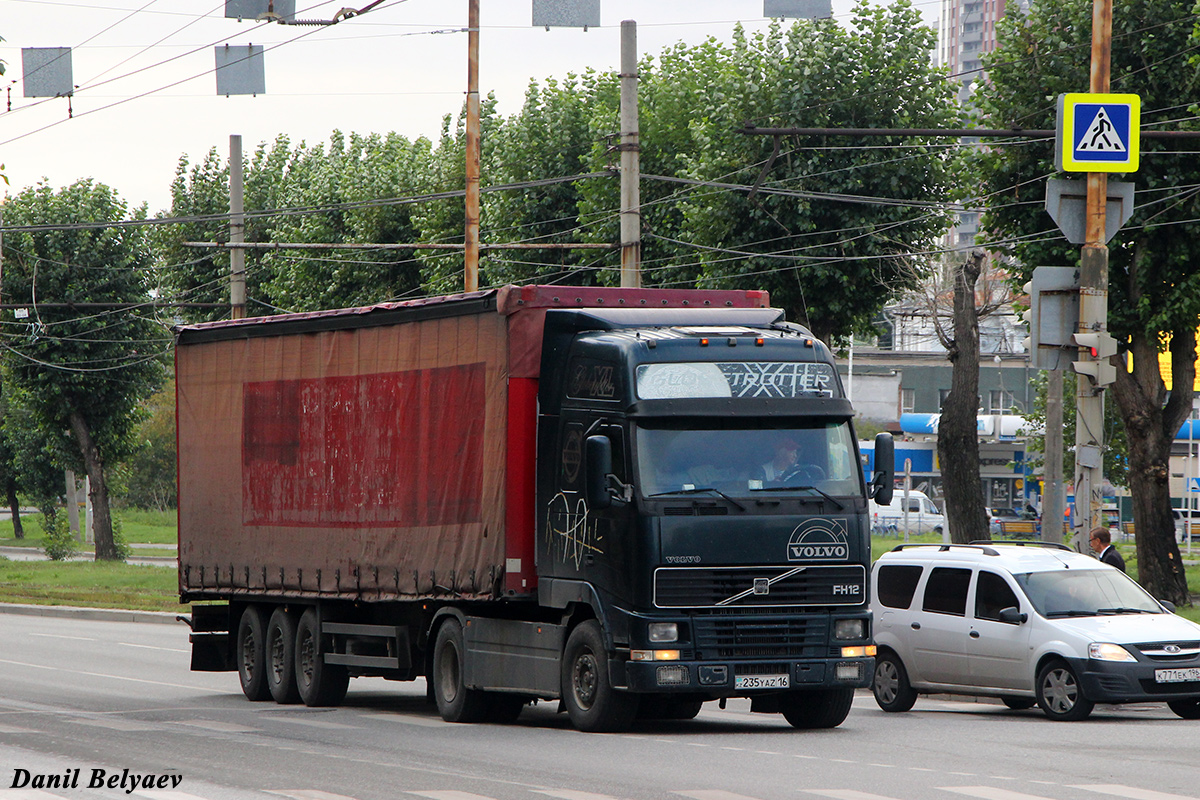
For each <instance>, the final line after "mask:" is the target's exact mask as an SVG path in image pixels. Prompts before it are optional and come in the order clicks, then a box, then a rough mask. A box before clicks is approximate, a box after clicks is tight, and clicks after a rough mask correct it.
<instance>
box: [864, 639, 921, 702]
mask: <svg viewBox="0 0 1200 800" xmlns="http://www.w3.org/2000/svg"><path fill="white" fill-rule="evenodd" d="M871 691H872V693H874V695H875V702H876V703H878V704H879V707H880V708H882V709H883V710H884V711H908V710H909V709H910V708H912V707H913V704H914V703H916V702H917V691H916V690H915V689H913V688H912V685H911V684H910V683H909V682H908V672H907V671H906V670H905V669H904V664H902V663H900V657H899V656H897V655H896V654H895V653H892V652H885V653H880V655H879V657H878V658H876V659H875V680H874V682H873V683H872V684H871Z"/></svg>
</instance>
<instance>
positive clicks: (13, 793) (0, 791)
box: [0, 788, 62, 800]
mask: <svg viewBox="0 0 1200 800" xmlns="http://www.w3.org/2000/svg"><path fill="white" fill-rule="evenodd" d="M0 797H3V798H4V800H62V798H61V797H59V796H58V795H56V794H53V793H51V792H47V791H45V790H43V789H4V788H0Z"/></svg>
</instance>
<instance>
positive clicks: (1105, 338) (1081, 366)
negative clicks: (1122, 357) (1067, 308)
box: [1071, 331, 1117, 386]
mask: <svg viewBox="0 0 1200 800" xmlns="http://www.w3.org/2000/svg"><path fill="white" fill-rule="evenodd" d="M1073 338H1074V340H1075V344H1077V345H1079V347H1081V348H1087V349H1088V350H1090V351H1091V356H1092V358H1093V359H1095V360H1093V361H1075V362H1072V364H1071V368H1072V369H1074V370H1075V371H1076V372H1077V373H1079V374H1080V375H1087V376H1088V377H1089V378H1091V379H1092V383H1093V384H1095V385H1096V386H1107V385H1108V384H1110V383H1112V382H1113V381H1115V380H1116V379H1117V368H1116V367H1114V366H1113V365H1112V364H1110V363H1109V361H1108V359H1109V358H1111V357H1112V356H1115V355H1116V354H1117V340H1116V339H1114V338H1113V337H1112V335H1110V334H1108V333H1106V332H1104V331H1097V332H1095V333H1077V334H1075V336H1074V337H1073Z"/></svg>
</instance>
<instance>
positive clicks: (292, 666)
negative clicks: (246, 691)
mask: <svg viewBox="0 0 1200 800" xmlns="http://www.w3.org/2000/svg"><path fill="white" fill-rule="evenodd" d="M295 656H296V617H295V615H293V614H289V613H288V612H287V611H285V610H284V609H283V607H282V606H280V607H279V608H277V609H275V611H274V612H273V613H272V614H271V621H270V622H268V623H267V658H266V664H267V686H268V687H270V690H271V697H274V698H275V702H276V703H299V702H300V692H299V691H298V690H297V689H296V658H295Z"/></svg>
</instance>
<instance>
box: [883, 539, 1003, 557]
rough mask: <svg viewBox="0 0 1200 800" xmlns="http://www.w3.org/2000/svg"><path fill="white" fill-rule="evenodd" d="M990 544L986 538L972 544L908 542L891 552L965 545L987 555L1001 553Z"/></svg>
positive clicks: (939, 549)
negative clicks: (915, 548)
mask: <svg viewBox="0 0 1200 800" xmlns="http://www.w3.org/2000/svg"><path fill="white" fill-rule="evenodd" d="M989 544H991V542H988V541H986V540H981V541H974V542H971V543H970V544H938V543H936V542H908V543H906V544H898V545H896V546H895V547H893V548H892V549H891V552H893V553H896V552H899V551H901V550H905V549H909V550H911V549H912V548H914V547H936V548H937V549H938V552H942V553H944V552H946V551H947V550H949V549H950V548H952V547H963V548H966V549H968V550H980V551H982V552H983V554H984V555H986V556H998V555H1000V553H999V552H998V551H996V550H995V549H993V548H991V547H988V546H987V545H989Z"/></svg>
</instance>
